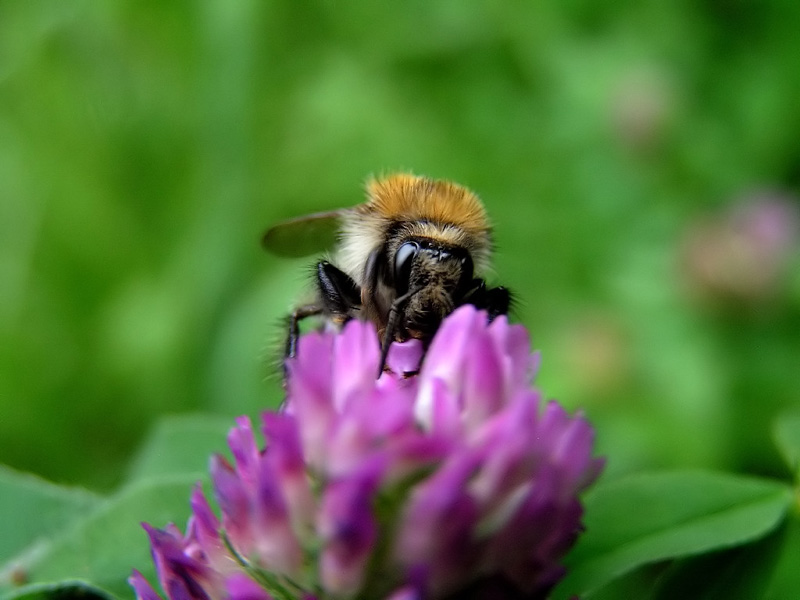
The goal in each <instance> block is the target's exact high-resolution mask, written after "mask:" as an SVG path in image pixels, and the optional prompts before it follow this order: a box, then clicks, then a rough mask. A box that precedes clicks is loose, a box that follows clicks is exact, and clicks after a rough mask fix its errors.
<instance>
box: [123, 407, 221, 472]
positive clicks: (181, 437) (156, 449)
mask: <svg viewBox="0 0 800 600" xmlns="http://www.w3.org/2000/svg"><path fill="white" fill-rule="evenodd" d="M233 424H234V423H233V420H232V419H230V418H224V417H218V416H211V415H181V416H172V417H166V418H164V419H162V420H160V421H159V422H158V423H157V424H156V426H155V427H154V429H153V431H152V432H151V434H150V436H149V437H148V438H147V440H145V442H144V444H142V447H141V450H140V451H139V454H138V456H137V457H136V458H135V459H134V460H133V462H132V464H131V469H130V472H129V476H128V481H136V480H138V479H144V478H148V477H154V476H165V475H180V474H185V473H198V474H199V473H206V472H207V471H208V459H209V456H210V455H211V454H212V453H214V452H222V451H223V450H225V448H226V442H225V435H226V434H227V432H228V430H229V429H230V428H231V427H233Z"/></svg>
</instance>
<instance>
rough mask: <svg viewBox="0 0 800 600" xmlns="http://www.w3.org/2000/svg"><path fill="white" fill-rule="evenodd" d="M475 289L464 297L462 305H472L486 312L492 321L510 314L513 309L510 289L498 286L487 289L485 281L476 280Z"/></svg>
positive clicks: (474, 281)
mask: <svg viewBox="0 0 800 600" xmlns="http://www.w3.org/2000/svg"><path fill="white" fill-rule="evenodd" d="M472 283H473V287H472V288H471V289H470V290H469V291H468V292H467V293H466V294H465V295H464V298H463V299H462V302H461V304H472V305H473V306H474V307H475V308H478V309H480V310H485V311H486V312H487V313H488V314H489V320H490V321H492V320H494V319H495V318H497V317H499V316H500V315H505V314H508V309H509V308H510V307H511V292H510V291H509V290H508V288H505V287H503V286H498V287H494V288H489V287H486V282H485V281H484V280H483V279H474V280H473V281H472Z"/></svg>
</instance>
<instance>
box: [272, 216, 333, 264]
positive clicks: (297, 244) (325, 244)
mask: <svg viewBox="0 0 800 600" xmlns="http://www.w3.org/2000/svg"><path fill="white" fill-rule="evenodd" d="M347 212H348V209H343V210H333V211H329V212H319V213H314V214H312V215H306V216H304V217H297V218H295V219H289V220H287V221H282V222H280V223H277V224H276V225H273V226H272V227H270V228H269V229H267V231H266V233H264V237H263V238H261V244H262V245H263V246H264V249H265V250H267V251H268V252H270V253H272V254H275V255H277V256H285V257H290V258H297V257H301V256H308V255H309V254H316V253H320V252H324V251H325V250H328V249H330V248H331V247H333V246H334V245H335V244H336V241H337V234H338V232H339V230H340V229H341V226H342V217H343V216H344V215H345V214H346V213H347Z"/></svg>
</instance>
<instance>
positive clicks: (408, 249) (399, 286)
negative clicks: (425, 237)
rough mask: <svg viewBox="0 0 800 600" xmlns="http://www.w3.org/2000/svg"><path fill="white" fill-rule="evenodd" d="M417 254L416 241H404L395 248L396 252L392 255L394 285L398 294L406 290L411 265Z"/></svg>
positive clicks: (417, 246)
mask: <svg viewBox="0 0 800 600" xmlns="http://www.w3.org/2000/svg"><path fill="white" fill-rule="evenodd" d="M417 254H419V245H418V244H417V243H416V242H406V243H405V244H403V245H402V246H400V247H399V248H398V249H397V253H396V254H395V255H394V285H395V289H396V290H397V295H398V296H402V295H403V294H405V293H406V292H407V291H408V280H409V278H410V277H411V267H412V266H413V265H414V259H415V258H416V257H417Z"/></svg>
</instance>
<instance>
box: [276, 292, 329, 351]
mask: <svg viewBox="0 0 800 600" xmlns="http://www.w3.org/2000/svg"><path fill="white" fill-rule="evenodd" d="M323 310H324V309H323V308H322V307H321V306H319V305H317V304H306V305H304V306H299V307H298V308H296V309H294V310H293V311H292V314H291V315H289V337H288V338H286V349H285V350H284V353H283V357H284V358H294V357H295V356H297V340H298V339H299V338H300V321H302V320H303V319H305V318H307V317H314V316H316V315H320V314H322V311H323Z"/></svg>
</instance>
